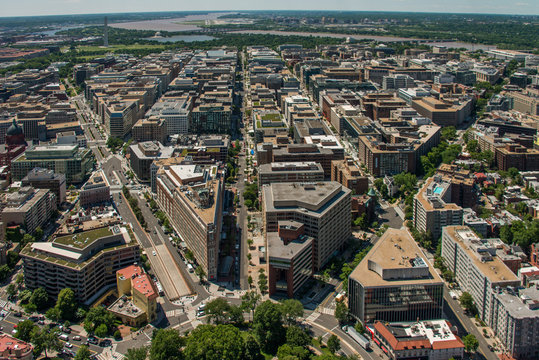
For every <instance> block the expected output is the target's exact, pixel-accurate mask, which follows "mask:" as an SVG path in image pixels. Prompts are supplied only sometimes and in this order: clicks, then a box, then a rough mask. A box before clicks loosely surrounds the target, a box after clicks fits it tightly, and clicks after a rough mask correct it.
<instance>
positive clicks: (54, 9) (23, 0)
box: [0, 0, 539, 16]
mask: <svg viewBox="0 0 539 360" xmlns="http://www.w3.org/2000/svg"><path fill="white" fill-rule="evenodd" d="M0 3H2V4H1V6H0V8H1V9H2V11H1V12H0V16H33V15H59V14H96V13H116V12H147V11H148V12H149V11H193V10H359V11H361V10H363V11H404V12H406V11H418V12H442V13H447V12H451V13H485V14H527V15H530V14H539V1H538V0H376V1H373V0H336V1H328V0H293V1H290V0H272V1H260V0H201V1H186V0H15V1H13V0H11V1H10V0H1V1H0Z"/></svg>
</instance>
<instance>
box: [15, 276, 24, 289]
mask: <svg viewBox="0 0 539 360" xmlns="http://www.w3.org/2000/svg"><path fill="white" fill-rule="evenodd" d="M23 282H24V274H23V273H18V274H17V277H16V278H15V284H17V286H18V287H20V286H21V285H22V284H23Z"/></svg>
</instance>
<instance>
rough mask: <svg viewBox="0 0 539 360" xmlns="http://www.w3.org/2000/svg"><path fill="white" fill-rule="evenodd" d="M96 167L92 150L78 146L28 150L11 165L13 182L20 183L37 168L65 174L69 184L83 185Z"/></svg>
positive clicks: (37, 147) (49, 146)
mask: <svg viewBox="0 0 539 360" xmlns="http://www.w3.org/2000/svg"><path fill="white" fill-rule="evenodd" d="M93 166H94V157H93V154H92V150H90V149H79V147H78V145H38V146H33V147H31V148H29V149H27V150H26V151H25V152H24V153H23V154H20V155H19V156H17V157H16V158H15V159H13V161H12V163H11V175H12V178H13V180H16V181H20V180H22V179H23V178H24V177H25V176H26V175H28V173H29V172H30V171H31V170H33V169H34V168H36V167H40V168H45V169H49V170H52V171H54V172H55V173H57V174H64V175H65V177H66V182H67V184H73V183H81V182H83V181H84V180H85V179H86V177H87V176H88V175H89V174H90V173H91V171H92V168H93Z"/></svg>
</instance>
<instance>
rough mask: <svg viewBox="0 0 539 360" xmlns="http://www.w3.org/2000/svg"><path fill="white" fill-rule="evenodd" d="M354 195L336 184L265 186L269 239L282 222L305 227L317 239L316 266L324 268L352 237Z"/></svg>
mask: <svg viewBox="0 0 539 360" xmlns="http://www.w3.org/2000/svg"><path fill="white" fill-rule="evenodd" d="M351 193H352V191H351V190H349V189H347V188H345V187H343V186H342V185H341V184H339V183H337V182H334V181H328V182H318V183H273V184H269V185H264V186H263V187H262V200H263V208H262V213H263V219H264V229H265V231H266V236H267V234H268V233H272V232H277V231H278V230H279V221H283V220H289V221H297V222H299V223H302V224H304V225H305V235H307V236H310V237H312V238H313V239H314V243H313V248H314V260H313V266H314V268H315V269H320V268H322V267H323V266H324V265H325V264H326V263H327V262H328V260H329V259H330V258H331V257H332V256H333V255H334V254H336V253H337V252H338V251H339V250H341V249H342V247H343V246H344V245H345V244H346V242H347V240H348V238H349V237H350V234H351V227H350V225H351V215H350V214H351V207H350V206H351V205H350V196H351Z"/></svg>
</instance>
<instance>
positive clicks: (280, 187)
mask: <svg viewBox="0 0 539 360" xmlns="http://www.w3.org/2000/svg"><path fill="white" fill-rule="evenodd" d="M263 192H264V195H265V204H264V206H265V208H266V211H275V210H279V209H286V208H291V209H293V208H305V209H306V211H307V210H310V211H313V212H316V213H322V212H324V211H325V210H326V209H327V207H328V206H329V205H330V204H331V203H332V202H333V201H332V200H333V199H334V198H336V197H337V196H338V197H341V196H345V195H346V193H349V192H351V190H349V189H347V188H345V187H343V186H342V185H341V184H339V183H338V182H336V181H324V182H317V183H273V184H269V185H264V187H263ZM339 194H341V195H339Z"/></svg>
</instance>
